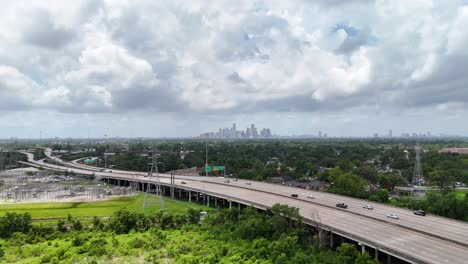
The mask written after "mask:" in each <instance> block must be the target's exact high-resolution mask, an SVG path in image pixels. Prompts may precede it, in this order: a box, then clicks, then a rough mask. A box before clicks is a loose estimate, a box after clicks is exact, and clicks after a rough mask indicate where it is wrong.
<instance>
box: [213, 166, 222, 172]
mask: <svg viewBox="0 0 468 264" xmlns="http://www.w3.org/2000/svg"><path fill="white" fill-rule="evenodd" d="M223 170H224V166H213V171H223Z"/></svg>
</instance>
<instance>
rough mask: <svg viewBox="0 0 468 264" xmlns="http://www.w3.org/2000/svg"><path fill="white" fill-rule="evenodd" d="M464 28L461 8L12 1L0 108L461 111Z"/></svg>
mask: <svg viewBox="0 0 468 264" xmlns="http://www.w3.org/2000/svg"><path fill="white" fill-rule="evenodd" d="M26 17H27V19H26ZM467 23H468V8H467V7H466V6H464V5H463V4H461V3H458V2H457V1H448V2H447V3H440V2H436V1H404V0H401V1H381V0H374V1H371V0H369V1H345V2H343V1H301V0H297V1H235V2H233V1H227V0H226V1H213V2H206V1H189V2H187V1H182V0H177V1H170V2H164V1H145V0H141V1H105V0H103V1H73V3H68V2H67V3H64V2H63V1H54V0H50V1H35V2H34V3H30V2H29V1H6V2H5V3H4V8H3V9H2V10H1V11H0V25H1V26H0V75H1V78H0V96H1V97H0V102H1V103H2V104H1V106H0V107H1V108H2V109H3V111H18V109H31V110H33V109H47V110H49V111H55V112H62V113H91V114H92V113H117V114H118V113H126V112H132V111H136V112H145V111H148V112H153V113H164V112H174V113H180V114H183V115H185V114H189V115H195V114H206V113H210V112H217V113H219V114H223V115H225V114H237V113H257V112H270V113H272V112H291V111H292V112H310V113H319V112H327V113H333V112H335V113H338V112H340V111H348V110H350V109H357V108H360V107H375V106H376V105H377V106H378V108H379V109H381V110H382V111H387V112H388V113H390V112H392V111H395V109H407V110H408V111H409V110H410V109H417V108H424V107H428V106H436V105H439V106H440V105H444V109H446V108H450V107H454V105H456V106H457V107H458V108H459V107H460V105H464V103H465V102H466V100H468V92H467V90H466V86H465V84H466V83H467V82H468V77H467V75H466V74H465V73H464V69H466V68H467V67H468V62H467V61H468V60H467V59H466V58H467V57H468V48H467V47H468V45H467V44H468V29H467V27H466V26H465V25H466V24H467ZM351 119H352V118H351Z"/></svg>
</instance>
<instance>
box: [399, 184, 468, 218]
mask: <svg viewBox="0 0 468 264" xmlns="http://www.w3.org/2000/svg"><path fill="white" fill-rule="evenodd" d="M392 204H394V205H396V206H400V207H407V208H412V209H415V210H418V209H422V210H425V211H427V212H429V213H433V214H437V215H441V216H445V217H449V218H453V219H458V220H463V221H467V222H468V192H455V191H452V190H449V189H447V190H444V191H443V192H436V191H433V192H428V193H427V194H426V196H425V197H424V198H418V197H411V196H405V197H402V198H401V199H399V200H393V201H392Z"/></svg>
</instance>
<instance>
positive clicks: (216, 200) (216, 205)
mask: <svg viewBox="0 0 468 264" xmlns="http://www.w3.org/2000/svg"><path fill="white" fill-rule="evenodd" d="M214 200H215V207H218V199H217V198H216V197H215V198H214Z"/></svg>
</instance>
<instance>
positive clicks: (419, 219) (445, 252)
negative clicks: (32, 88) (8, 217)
mask: <svg viewBox="0 0 468 264" xmlns="http://www.w3.org/2000/svg"><path fill="white" fill-rule="evenodd" d="M25 154H26V155H27V156H28V164H30V165H34V166H42V167H44V168H47V169H52V170H62V171H64V170H69V171H70V170H73V171H74V172H75V173H79V174H94V175H95V176H97V177H100V178H106V179H117V180H124V181H137V182H142V183H147V182H148V178H147V177H146V173H142V172H134V171H122V170H102V169H100V168H95V167H91V166H86V165H82V164H78V163H77V162H76V161H75V162H64V161H62V160H60V159H59V158H57V157H53V156H51V154H50V150H49V149H48V150H46V155H47V156H48V157H49V158H50V159H52V160H54V161H55V162H57V163H58V164H60V165H52V164H49V163H46V162H44V160H37V161H35V160H34V159H33V155H32V154H30V153H25ZM175 178H176V180H175V186H176V187H177V188H181V189H184V190H188V191H193V192H203V193H206V194H208V195H210V196H213V197H218V198H222V199H227V200H230V201H231V200H232V201H237V202H241V203H243V204H246V205H253V206H255V207H257V208H261V209H266V208H270V207H271V206H273V205H274V204H276V203H280V204H287V205H289V206H294V207H297V208H299V212H300V214H301V215H302V217H303V218H304V222H305V223H307V224H310V225H312V226H318V227H320V228H323V229H325V230H328V231H331V232H333V233H335V234H338V235H340V236H343V237H346V238H348V239H351V240H354V241H357V242H358V243H360V244H361V245H365V246H368V247H371V248H375V249H378V251H381V252H384V253H387V254H389V255H392V256H394V257H397V258H399V259H402V260H405V261H408V262H411V263H466V261H467V260H468V224H467V223H465V222H462V221H456V220H452V219H448V218H444V217H439V216H434V215H427V216H418V215H415V214H414V213H413V212H412V211H410V210H408V209H403V208H397V207H393V206H389V205H384V204H380V203H370V202H368V201H365V200H361V199H356V198H350V197H346V196H340V195H335V194H330V193H325V192H317V191H310V190H304V189H299V188H294V187H289V186H283V185H276V184H270V183H265V182H256V181H246V180H241V179H239V180H237V181H233V180H231V181H229V182H225V179H224V178H218V177H204V176H180V175H176V177H175ZM160 182H161V184H162V185H166V186H169V185H170V176H169V175H168V174H162V173H161V174H160ZM182 182H185V183H182ZM248 182H250V183H251V184H250V185H249V184H246V183H248ZM292 194H297V197H291V195H292ZM311 197H313V199H311ZM337 203H345V204H346V205H348V207H347V208H346V209H342V208H337V207H336V204H337ZM365 205H371V206H372V207H373V210H368V209H365V208H363V206H365ZM387 214H397V215H399V219H392V218H388V217H387V216H386V215H387Z"/></svg>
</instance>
